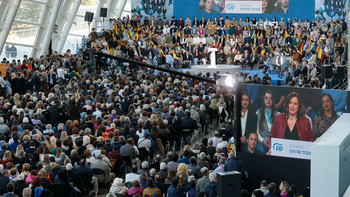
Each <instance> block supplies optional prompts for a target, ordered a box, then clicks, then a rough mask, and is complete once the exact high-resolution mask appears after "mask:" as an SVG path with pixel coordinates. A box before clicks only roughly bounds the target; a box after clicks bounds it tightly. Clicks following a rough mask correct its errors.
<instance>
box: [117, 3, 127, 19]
mask: <svg viewBox="0 0 350 197" xmlns="http://www.w3.org/2000/svg"><path fill="white" fill-rule="evenodd" d="M125 4H126V0H120V2H119V5H118V10H117V13H116V15H115V17H116V18H119V17H121V16H122V13H123V11H124V8H125Z"/></svg>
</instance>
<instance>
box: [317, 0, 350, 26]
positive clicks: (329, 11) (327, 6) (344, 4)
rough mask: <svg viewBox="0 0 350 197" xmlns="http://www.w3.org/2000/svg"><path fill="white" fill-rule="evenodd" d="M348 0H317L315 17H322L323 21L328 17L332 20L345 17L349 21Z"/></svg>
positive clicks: (328, 19)
mask: <svg viewBox="0 0 350 197" xmlns="http://www.w3.org/2000/svg"><path fill="white" fill-rule="evenodd" d="M348 4H349V1H348V0H337V1H329V0H315V18H320V20H321V21H322V20H323V19H326V20H327V22H328V21H330V20H333V21H335V20H340V19H344V20H345V21H346V22H347V21H348V17H347V16H348Z"/></svg>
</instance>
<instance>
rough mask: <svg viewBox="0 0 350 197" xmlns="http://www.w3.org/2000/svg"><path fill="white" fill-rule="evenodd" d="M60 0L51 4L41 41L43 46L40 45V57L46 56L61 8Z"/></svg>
mask: <svg viewBox="0 0 350 197" xmlns="http://www.w3.org/2000/svg"><path fill="white" fill-rule="evenodd" d="M61 2H62V1H61V0H55V3H54V4H53V7H52V11H51V15H50V20H49V24H48V26H47V29H46V33H45V37H44V39H43V44H42V45H41V51H40V55H44V56H46V55H47V54H48V49H49V45H50V42H51V39H52V33H53V31H54V28H55V24H56V19H57V16H58V13H59V11H60V7H61Z"/></svg>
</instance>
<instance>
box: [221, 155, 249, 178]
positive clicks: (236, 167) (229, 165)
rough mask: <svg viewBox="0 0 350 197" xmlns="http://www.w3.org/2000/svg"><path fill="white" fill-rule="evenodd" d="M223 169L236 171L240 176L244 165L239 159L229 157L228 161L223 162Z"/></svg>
mask: <svg viewBox="0 0 350 197" xmlns="http://www.w3.org/2000/svg"><path fill="white" fill-rule="evenodd" d="M224 171H225V172H228V171H238V172H240V173H241V174H242V176H243V175H244V171H245V170H244V167H243V164H242V162H241V161H239V160H237V159H230V160H228V162H226V163H225V165H224Z"/></svg>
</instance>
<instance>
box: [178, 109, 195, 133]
mask: <svg viewBox="0 0 350 197" xmlns="http://www.w3.org/2000/svg"><path fill="white" fill-rule="evenodd" d="M181 126H182V129H190V131H191V133H192V132H193V131H194V129H195V122H194V120H193V119H192V118H191V113H190V112H189V111H186V112H185V117H184V118H183V119H182V120H181Z"/></svg>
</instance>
